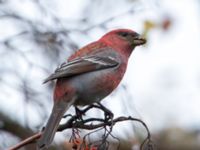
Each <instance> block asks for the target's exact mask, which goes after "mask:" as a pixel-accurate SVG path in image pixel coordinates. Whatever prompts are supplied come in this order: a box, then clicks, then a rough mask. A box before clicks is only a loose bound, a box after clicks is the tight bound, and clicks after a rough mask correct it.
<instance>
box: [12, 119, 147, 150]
mask: <svg viewBox="0 0 200 150" xmlns="http://www.w3.org/2000/svg"><path fill="white" fill-rule="evenodd" d="M75 117H76V116H72V117H71V118H70V119H69V120H68V121H67V122H66V123H65V124H63V125H60V126H59V128H58V130H57V131H58V132H61V131H63V130H65V129H69V128H79V129H86V130H94V129H97V128H101V127H105V126H111V125H114V124H116V123H118V122H123V121H128V120H129V121H137V122H140V123H141V124H142V125H143V126H144V127H145V129H146V131H147V137H146V139H145V141H144V142H143V143H145V142H146V140H148V139H149V140H150V137H151V134H150V131H149V129H148V127H147V125H146V124H145V123H144V122H143V121H142V120H140V119H137V118H133V117H131V116H129V117H124V116H121V117H118V118H116V119H113V120H112V121H106V122H105V121H103V120H101V119H99V118H90V119H87V120H83V122H82V121H75ZM74 121H75V122H74ZM93 121H100V123H97V124H89V125H87V124H85V123H89V122H93ZM41 135H42V133H41V132H39V133H36V134H34V135H32V136H30V137H29V138H27V139H25V140H23V141H21V142H20V143H18V144H17V145H15V146H13V147H11V148H9V150H17V149H19V148H21V147H23V146H25V145H27V144H30V143H32V142H35V141H36V140H37V139H39V138H40V136H41ZM142 145H143V144H142Z"/></svg>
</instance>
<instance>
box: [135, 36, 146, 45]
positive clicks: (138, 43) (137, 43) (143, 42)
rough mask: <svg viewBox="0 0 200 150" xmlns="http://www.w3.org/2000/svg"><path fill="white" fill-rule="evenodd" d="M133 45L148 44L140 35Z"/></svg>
mask: <svg viewBox="0 0 200 150" xmlns="http://www.w3.org/2000/svg"><path fill="white" fill-rule="evenodd" d="M133 43H134V45H135V46H139V45H143V44H145V43H146V39H144V38H143V37H142V36H141V35H138V36H137V37H135V38H134V40H133Z"/></svg>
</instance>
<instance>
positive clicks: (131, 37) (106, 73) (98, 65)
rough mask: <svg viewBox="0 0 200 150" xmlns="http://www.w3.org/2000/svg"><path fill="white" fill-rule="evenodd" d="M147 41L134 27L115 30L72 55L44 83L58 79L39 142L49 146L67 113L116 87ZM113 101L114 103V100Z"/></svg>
mask: <svg viewBox="0 0 200 150" xmlns="http://www.w3.org/2000/svg"><path fill="white" fill-rule="evenodd" d="M145 43H146V40H145V39H144V38H142V36H141V35H140V34H138V33H137V32H135V31H133V30H131V29H114V30H111V31H109V32H108V33H106V34H105V35H103V36H102V37H101V38H100V39H99V40H97V41H95V42H92V43H90V44H88V45H86V46H84V47H83V48H80V49H79V50H77V51H76V52H75V53H74V54H72V55H71V56H70V57H69V58H68V59H67V61H65V62H64V63H62V64H61V65H60V66H59V67H58V68H57V69H56V70H55V72H54V73H52V74H51V75H50V76H49V77H48V78H46V79H45V80H44V83H47V82H49V81H53V80H56V84H55V88H54V95H53V99H54V104H53V108H52V112H51V115H50V117H49V119H48V122H47V124H46V126H45V128H44V131H43V132H42V135H41V138H40V139H39V140H38V142H37V148H38V149H39V150H42V149H48V147H49V146H50V144H51V143H52V141H53V139H54V136H55V133H56V131H57V129H58V126H59V123H60V121H61V119H62V117H63V115H64V114H65V112H66V111H67V110H68V109H69V108H70V107H71V106H72V105H74V106H86V105H90V104H93V103H98V102H100V101H101V100H102V99H104V98H105V97H106V96H108V95H109V94H110V93H111V92H112V91H113V90H114V89H116V88H117V86H118V85H119V83H120V81H121V80H122V78H123V76H124V74H125V72H126V68H127V64H128V60H129V57H130V55H131V53H132V52H133V50H134V49H135V47H136V46H140V45H143V44H145ZM113 103H114V102H113Z"/></svg>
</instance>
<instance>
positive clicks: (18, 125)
mask: <svg viewBox="0 0 200 150" xmlns="http://www.w3.org/2000/svg"><path fill="white" fill-rule="evenodd" d="M136 2H138V1H129V2H128V1H127V3H130V5H131V7H129V8H128V9H125V10H124V11H123V13H121V14H112V13H111V14H108V15H107V16H106V17H105V16H104V17H103V18H100V15H98V14H97V13H98V12H97V13H96V10H97V8H99V9H100V12H103V11H104V10H103V9H107V8H108V7H109V6H111V5H113V3H114V1H110V2H108V1H105V0H104V1H91V0H88V1H86V2H85V6H84V7H82V9H81V10H80V11H81V13H80V14H81V16H79V18H73V17H71V18H69V19H68V18H62V17H60V16H59V15H58V14H56V10H54V7H53V5H54V3H56V1H53V0H51V1H37V0H32V1H25V0H19V1H12V0H10V1H1V2H0V21H1V22H2V24H4V25H5V26H4V28H5V29H4V28H1V30H2V31H3V30H5V35H4V36H3V37H1V40H0V47H1V48H0V56H1V60H0V63H1V65H0V72H1V78H0V85H1V86H0V88H1V97H0V99H1V101H9V103H5V104H4V103H2V105H1V110H0V120H1V128H0V129H1V130H0V132H1V133H0V142H1V144H0V145H1V146H0V149H4V148H6V147H8V146H9V145H12V144H14V143H16V142H17V141H19V140H21V139H25V138H27V137H29V136H30V135H32V134H33V133H34V132H37V131H39V130H40V129H41V127H42V126H43V125H44V123H45V120H46V119H47V118H48V114H49V111H50V108H51V105H52V88H53V83H52V84H48V85H42V84H41V83H42V80H43V79H44V78H45V77H46V76H48V74H50V73H51V72H52V71H53V70H54V69H55V68H56V67H57V65H58V64H59V63H61V62H62V61H63V60H65V59H66V58H67V56H69V55H70V54H71V53H72V52H73V51H75V50H77V49H78V48H79V47H80V46H81V45H82V44H83V43H86V41H87V42H89V41H90V39H91V37H90V35H91V34H95V31H97V32H98V30H99V31H101V32H102V33H103V32H106V31H107V30H108V28H109V23H112V22H113V21H117V20H120V18H123V17H126V16H131V15H134V13H135V8H136V6H137V4H136ZM65 4H67V3H65ZM15 5H16V8H15ZM55 7H56V6H55ZM20 8H21V9H20ZM67 8H70V6H66V9H67ZM57 9H59V8H57ZM95 13H96V14H95ZM6 25H7V26H6ZM80 39H83V41H80ZM124 87H125V85H124ZM10 104H11V105H10ZM5 105H9V106H5ZM5 139H7V140H5ZM27 149H34V147H33V146H32V145H29V146H28V147H27Z"/></svg>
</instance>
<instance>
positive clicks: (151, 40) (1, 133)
mask: <svg viewBox="0 0 200 150" xmlns="http://www.w3.org/2000/svg"><path fill="white" fill-rule="evenodd" d="M199 26H200V1H199V0H146V1H145V0H117V1H116V0H110V1H108V0H84V1H83V0H67V1H63V0H0V149H2V150H4V149H7V148H8V147H10V146H12V145H14V144H16V143H18V142H19V141H21V140H22V139H25V138H27V137H29V136H31V135H32V134H34V133H36V132H38V131H40V130H41V128H42V127H43V126H44V125H45V123H46V121H47V119H48V116H49V114H50V112H51V108H52V102H53V101H52V91H53V86H54V83H48V84H45V85H44V84H42V82H43V79H44V78H46V77H47V76H48V75H49V74H50V73H52V72H53V71H54V69H55V68H56V67H57V66H58V65H59V64H60V63H62V62H63V61H64V60H66V59H67V57H68V56H69V55H71V54H72V53H73V52H74V51H75V50H77V49H78V48H80V47H82V46H84V45H86V44H88V43H90V42H91V41H95V40H98V38H100V37H101V36H102V35H103V34H104V33H106V32H108V31H110V30H112V29H117V28H130V29H133V30H135V31H137V32H138V33H141V34H143V36H145V37H146V38H147V40H148V43H147V44H146V45H145V46H143V47H139V48H137V49H136V50H135V51H134V52H133V54H132V56H131V58H130V60H129V66H128V71H127V72H126V75H125V77H124V79H123V81H122V83H121V85H120V86H119V88H118V89H117V90H115V91H114V92H113V93H112V95H111V96H109V97H107V98H106V99H104V100H103V104H104V105H105V106H107V107H108V108H109V109H110V110H111V111H112V112H113V113H114V114H115V117H117V116H121V115H125V116H129V115H131V116H133V117H136V118H140V119H142V120H143V121H144V122H145V123H146V124H147V125H148V127H149V128H150V131H151V133H152V136H153V140H154V143H155V145H156V147H157V148H158V149H161V150H199V149H200V126H199V125H200V52H199V51H200V42H199V41H200V28H199ZM94 112H95V113H92V114H88V116H92V117H94V116H95V115H96V116H98V114H99V113H98V111H95V110H94ZM69 113H74V110H73V108H71V109H70V111H69ZM81 132H82V134H83V135H84V133H85V132H86V131H81ZM70 134H71V130H70V131H69V130H68V131H64V132H62V133H58V134H56V137H55V140H54V143H53V144H54V145H53V146H52V149H70V148H69V145H68V140H69V138H70ZM113 134H114V135H115V136H116V137H118V138H120V149H122V150H137V149H139V144H140V142H141V141H142V139H143V138H144V137H145V130H144V128H143V127H142V126H141V125H140V124H138V123H133V122H131V123H130V122H126V123H119V124H117V125H116V126H115V127H114V131H113ZM97 137H98V136H97ZM111 143H112V144H111V146H110V148H109V149H116V145H118V141H116V140H114V139H111ZM25 148H26V149H30V150H34V149H35V147H34V144H32V145H29V146H26V147H25ZM22 149H23V148H22Z"/></svg>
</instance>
